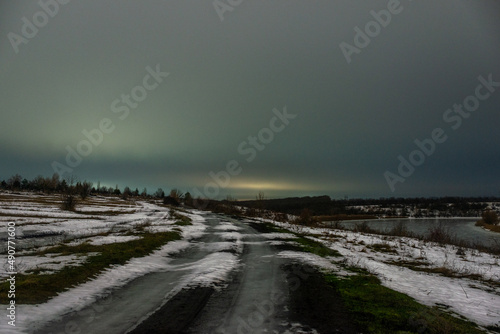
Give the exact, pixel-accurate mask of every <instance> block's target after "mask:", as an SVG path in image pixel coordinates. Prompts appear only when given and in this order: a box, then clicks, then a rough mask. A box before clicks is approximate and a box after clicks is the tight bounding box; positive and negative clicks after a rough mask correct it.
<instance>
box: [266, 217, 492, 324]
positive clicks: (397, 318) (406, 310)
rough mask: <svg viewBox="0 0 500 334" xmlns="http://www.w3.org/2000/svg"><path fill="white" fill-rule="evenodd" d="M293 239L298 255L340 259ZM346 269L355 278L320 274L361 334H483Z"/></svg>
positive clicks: (305, 240)
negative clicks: (360, 330) (334, 292)
mask: <svg viewBox="0 0 500 334" xmlns="http://www.w3.org/2000/svg"><path fill="white" fill-rule="evenodd" d="M259 225H261V227H260V228H259V230H260V231H261V232H269V233H270V232H274V233H276V232H282V233H293V232H291V231H288V230H285V229H282V228H278V227H276V226H274V225H273V224H271V223H263V224H259ZM295 235H296V236H297V239H295V240H293V241H295V242H297V243H299V244H300V245H301V247H300V248H301V250H302V251H306V252H311V253H314V254H317V255H320V256H340V254H338V253H337V252H336V251H334V250H331V249H329V248H327V247H325V246H324V245H323V244H321V243H318V242H315V241H313V240H311V239H308V238H307V237H305V236H303V235H299V234H296V233H295ZM346 269H347V270H350V271H353V272H354V273H357V274H355V275H353V276H349V277H338V276H336V275H334V274H324V279H325V282H326V283H327V284H328V285H329V286H331V287H332V288H333V289H334V290H335V291H336V292H338V293H339V294H340V295H341V297H342V301H343V303H344V305H345V307H346V308H347V311H348V312H349V313H350V314H351V316H352V319H353V320H354V321H355V322H356V325H357V326H358V327H359V328H361V329H363V332H364V333H383V334H387V333H406V334H409V333H464V334H465V333H483V331H481V330H480V329H479V328H478V327H477V326H476V325H475V324H474V323H472V322H470V321H468V320H466V319H461V318H460V317H457V316H453V315H451V314H449V313H447V312H445V311H444V310H442V309H440V308H438V307H428V306H424V305H422V304H420V303H418V302H417V301H415V300H414V299H413V298H411V297H409V296H407V295H405V294H402V293H399V292H397V291H394V290H391V289H389V288H386V287H384V286H382V284H381V282H380V280H379V279H378V278H377V277H376V276H374V275H371V274H369V273H368V272H366V271H365V270H362V269H359V268H346ZM332 316H333V315H332ZM491 330H497V329H496V328H491Z"/></svg>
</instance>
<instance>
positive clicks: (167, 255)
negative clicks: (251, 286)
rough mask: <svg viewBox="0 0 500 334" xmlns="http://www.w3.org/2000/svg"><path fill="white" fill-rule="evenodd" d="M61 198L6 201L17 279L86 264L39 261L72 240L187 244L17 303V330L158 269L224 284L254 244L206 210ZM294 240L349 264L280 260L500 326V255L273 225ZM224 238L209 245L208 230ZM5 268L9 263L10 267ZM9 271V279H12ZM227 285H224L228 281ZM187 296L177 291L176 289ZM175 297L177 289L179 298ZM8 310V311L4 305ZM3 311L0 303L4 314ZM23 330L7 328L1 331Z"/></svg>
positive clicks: (279, 239)
mask: <svg viewBox="0 0 500 334" xmlns="http://www.w3.org/2000/svg"><path fill="white" fill-rule="evenodd" d="M59 201H60V198H59V197H58V196H47V195H45V196H42V195H36V194H31V195H29V194H24V195H19V194H5V193H3V194H0V225H2V226H3V228H2V229H1V230H0V242H1V243H2V245H1V246H0V250H1V252H2V255H0V261H2V264H4V263H6V261H7V256H6V254H5V253H6V251H5V246H6V244H7V242H6V240H7V233H6V231H7V223H8V222H15V223H16V236H17V240H16V250H17V253H16V261H17V262H16V263H17V271H18V273H26V272H30V271H33V270H37V272H41V273H51V272H55V271H57V270H60V269H61V268H63V267H64V266H79V265H82V263H83V262H84V261H85V259H86V258H87V257H88V256H91V255H92V254H85V255H64V256H63V255H61V254H50V255H37V253H36V252H37V251H39V250H42V249H44V248H47V247H50V246H53V245H56V244H59V243H61V242H66V243H67V244H68V245H78V244H81V243H90V244H92V245H105V244H110V243H118V242H127V241H130V240H136V239H140V238H141V236H140V233H136V232H138V231H149V232H166V231H179V232H180V233H181V235H182V240H179V241H174V242H169V243H168V244H166V245H165V246H163V247H162V248H161V249H158V250H156V251H155V252H153V253H151V254H150V255H148V256H145V257H142V258H133V259H131V260H129V261H128V262H127V263H126V264H124V265H122V266H114V267H111V268H108V269H106V270H104V271H103V272H101V273H100V274H99V275H98V276H97V277H96V278H93V279H91V280H89V281H88V282H86V283H84V284H81V285H79V286H77V287H73V288H71V289H69V290H67V291H65V292H62V293H60V294H59V295H58V296H56V297H54V298H52V299H50V300H49V301H48V302H47V303H44V304H43V305H17V306H16V307H17V319H16V320H17V323H18V324H23V323H24V324H36V323H43V322H44V321H45V320H44V319H54V318H55V317H57V316H60V315H62V314H65V313H68V312H70V311H74V310H80V309H81V308H82V307H84V306H86V305H89V304H92V303H93V302H94V301H96V300H98V299H99V298H102V297H103V296H105V295H107V294H108V292H109V291H110V289H115V288H117V287H121V286H124V285H125V284H127V283H128V282H131V281H132V280H134V279H135V278H137V277H140V276H143V275H145V274H147V273H150V272H158V271H167V270H182V271H185V273H186V275H185V276H183V279H182V282H180V283H179V287H186V286H191V285H193V286H221V283H223V282H224V280H225V279H226V278H227V277H228V275H229V274H230V272H231V271H232V270H234V269H235V268H237V267H238V266H239V260H238V256H239V255H240V254H241V253H242V251H243V247H244V245H245V244H246V243H248V244H250V243H253V242H263V241H254V240H252V236H251V235H247V234H243V233H241V231H240V228H239V227H238V226H235V225H234V224H232V223H231V222H224V221H222V222H220V223H219V224H218V225H217V226H209V225H208V224H207V221H206V218H205V217H204V216H203V213H202V212H199V211H196V210H190V211H189V212H185V213H182V214H184V215H186V216H188V217H189V218H190V219H191V221H192V224H191V225H186V226H184V225H182V226H181V225H176V224H175V221H176V220H175V219H174V217H171V216H170V212H169V209H168V208H166V207H164V206H162V205H159V204H155V203H151V202H146V201H140V200H138V201H124V200H120V199H117V198H115V197H113V198H105V197H92V198H89V199H88V200H86V201H85V202H83V203H82V204H80V205H79V206H78V207H77V212H67V211H62V210H61V209H60V208H59ZM273 223H274V224H276V225H278V226H279V227H282V228H285V229H288V230H290V231H291V232H293V233H299V234H302V235H307V236H308V237H309V238H312V239H314V240H316V241H319V242H321V243H322V244H324V245H325V246H327V247H329V248H331V249H333V250H336V251H338V252H339V253H340V254H341V255H342V257H332V258H322V257H319V256H316V255H313V254H309V253H303V252H292V251H282V252H279V254H278V256H280V257H284V258H292V259H296V260H297V261H303V262H304V263H308V264H314V265H316V266H318V267H320V268H323V269H324V270H328V271H333V272H335V273H336V274H337V275H339V276H347V275H351V274H352V273H350V272H349V271H348V270H347V269H346V268H348V267H358V268H364V269H366V270H367V271H369V272H370V273H372V274H374V275H376V276H378V277H379V278H380V280H381V281H382V284H383V285H385V286H387V287H389V288H391V289H394V290H396V291H400V292H402V293H405V294H407V295H409V296H411V297H413V298H415V299H416V300H417V301H419V302H421V303H422V304H425V305H429V306H434V305H439V306H440V307H442V308H447V309H448V310H449V311H451V312H453V313H456V314H458V315H461V316H463V317H465V318H468V319H470V320H472V321H474V322H476V323H478V324H480V325H483V326H499V327H500V257H499V256H495V255H491V254H487V253H482V252H479V251H477V250H472V249H459V248H457V247H455V246H449V245H444V246H443V245H438V244H435V243H429V242H424V241H421V240H417V239H412V238H405V237H403V238H402V237H390V236H379V235H370V234H363V233H355V232H351V231H342V230H333V229H326V228H306V227H299V226H297V225H293V224H288V223H278V222H273ZM208 228H210V229H211V233H212V234H213V235H214V236H215V237H216V238H217V240H215V241H213V240H212V241H213V242H206V243H204V242H200V241H199V239H200V238H201V237H203V236H204V235H206V234H207V229H208ZM293 233H264V234H260V235H261V236H263V237H264V238H265V239H266V240H268V241H264V242H267V243H268V244H270V245H282V244H284V243H292V244H293V243H295V241H293V239H294V238H295V235H294V234H293ZM193 244H196V245H197V247H199V249H201V250H204V251H206V252H207V253H208V255H207V256H205V257H204V258H202V259H200V260H199V261H195V262H191V263H189V264H186V265H184V266H176V265H173V264H172V261H173V258H174V257H175V255H176V254H178V253H179V252H181V251H183V250H186V249H188V248H189V247H191V246H192V245H193ZM4 268H5V266H4ZM6 271H7V270H2V271H1V274H0V277H3V279H5V278H6V276H7V275H6ZM222 285H223V284H222ZM177 290H178V289H177ZM177 290H176V291H177ZM4 306H5V305H4ZM4 306H1V307H2V308H4ZM9 331H10V332H12V333H19V332H23V330H22V327H21V328H20V327H17V328H15V329H14V328H12V327H11V326H7V325H6V324H5V322H1V323H0V332H1V333H9Z"/></svg>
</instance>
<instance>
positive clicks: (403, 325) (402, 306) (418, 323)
mask: <svg viewBox="0 0 500 334" xmlns="http://www.w3.org/2000/svg"><path fill="white" fill-rule="evenodd" d="M325 279H326V281H327V282H328V283H329V284H330V285H331V286H332V287H334V288H335V289H336V290H337V291H339V293H340V294H341V296H342V299H343V301H344V304H345V306H346V307H347V308H348V310H349V312H351V313H352V315H353V318H354V320H355V321H356V323H357V324H358V325H359V326H360V327H361V328H363V330H364V332H365V333H381V334H382V333H383V334H387V333H436V334H437V333H464V334H465V333H471V334H474V333H484V332H483V331H481V330H480V329H479V328H478V327H477V326H476V325H475V324H473V323H471V322H469V321H466V320H462V319H459V318H457V317H454V316H452V315H450V314H448V313H446V312H444V311H442V310H440V309H438V308H431V307H427V306H424V305H421V304H419V303H417V302H416V301H415V300H414V299H413V298H411V297H409V296H407V295H405V294H402V293H399V292H397V291H394V290H391V289H389V288H386V287H384V286H382V285H381V284H380V281H379V279H378V278H377V277H375V276H372V275H357V276H350V277H348V278H342V279H339V278H338V277H336V276H334V275H325Z"/></svg>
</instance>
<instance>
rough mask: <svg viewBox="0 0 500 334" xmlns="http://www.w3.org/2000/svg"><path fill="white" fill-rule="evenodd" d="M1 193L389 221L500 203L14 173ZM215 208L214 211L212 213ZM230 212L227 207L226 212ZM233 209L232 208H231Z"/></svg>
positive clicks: (475, 212)
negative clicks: (145, 184) (249, 191)
mask: <svg viewBox="0 0 500 334" xmlns="http://www.w3.org/2000/svg"><path fill="white" fill-rule="evenodd" d="M0 189H2V190H12V191H34V192H43V193H62V194H72V195H80V196H81V198H85V197H86V196H88V195H115V196H121V197H122V198H129V197H142V198H152V197H154V198H160V199H164V198H166V201H165V204H176V205H178V204H180V203H184V204H186V205H188V206H193V207H199V208H201V209H205V208H206V209H209V210H215V211H218V210H219V209H220V208H224V210H226V211H228V212H233V211H234V210H236V208H234V206H239V207H246V208H250V209H252V210H257V211H263V210H269V211H275V212H281V213H284V214H292V215H296V216H299V215H301V214H304V209H307V210H308V214H310V215H313V216H338V215H371V216H394V217H401V216H403V217H406V216H413V217H438V216H439V217H447V216H448V217H451V216H455V217H459V216H469V217H472V216H480V215H481V213H482V211H484V210H486V209H497V210H498V208H495V207H491V208H489V207H488V202H500V198H498V197H428V198H426V197H414V198H402V197H390V198H379V199H362V198H355V199H331V198H330V197H329V196H326V195H325V196H315V197H309V196H307V197H289V198H282V199H265V197H264V194H263V193H259V194H258V196H256V199H255V200H246V201H236V200H233V199H228V200H223V201H218V200H212V199H199V198H197V199H195V198H192V197H191V195H190V194H189V193H186V194H183V193H182V192H180V191H179V190H177V189H172V190H171V191H170V195H169V196H165V195H166V194H165V192H164V191H163V189H161V188H158V189H157V190H156V191H155V192H154V193H153V194H148V192H147V190H146V188H144V189H143V190H142V191H139V189H137V188H136V189H135V190H132V189H130V188H129V187H127V186H126V187H124V188H123V190H120V189H119V188H118V185H117V186H116V187H114V188H113V187H105V186H101V185H100V183H99V182H98V183H97V185H94V184H93V183H92V182H88V181H78V180H77V179H76V178H75V177H73V176H70V177H68V178H65V179H61V178H60V177H59V175H58V174H54V175H52V176H51V177H43V176H37V177H35V178H34V179H32V180H28V179H26V178H23V177H21V176H20V175H19V174H16V175H13V176H11V177H10V178H8V179H7V180H3V181H1V182H0ZM216 208H218V209H217V210H216ZM228 208H229V209H228ZM236 211H237V210H236Z"/></svg>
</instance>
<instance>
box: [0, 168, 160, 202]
mask: <svg viewBox="0 0 500 334" xmlns="http://www.w3.org/2000/svg"><path fill="white" fill-rule="evenodd" d="M0 189H2V190H12V191H34V192H43V193H48V194H50V193H61V194H66V193H68V192H69V193H72V194H75V195H80V196H81V197H82V198H85V197H86V196H88V195H116V196H122V197H158V198H163V197H164V196H165V193H164V191H163V190H162V189H161V188H158V190H156V191H155V192H154V193H153V194H152V195H150V194H148V192H147V190H146V188H144V189H143V190H142V191H141V192H139V189H137V188H136V189H135V190H132V189H130V188H129V187H128V186H126V187H124V188H123V190H120V189H119V188H118V185H116V186H115V187H106V186H101V185H100V183H99V182H98V183H97V185H94V184H93V183H92V182H89V181H86V180H85V181H78V180H77V178H76V177H74V176H70V177H68V178H66V179H61V177H60V176H59V175H58V174H57V173H55V174H54V175H52V176H51V177H43V176H41V175H39V176H37V177H35V178H34V179H32V180H28V179H27V178H23V177H22V176H21V175H19V174H16V175H13V176H11V177H10V178H8V179H7V180H2V181H1V182H0Z"/></svg>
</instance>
